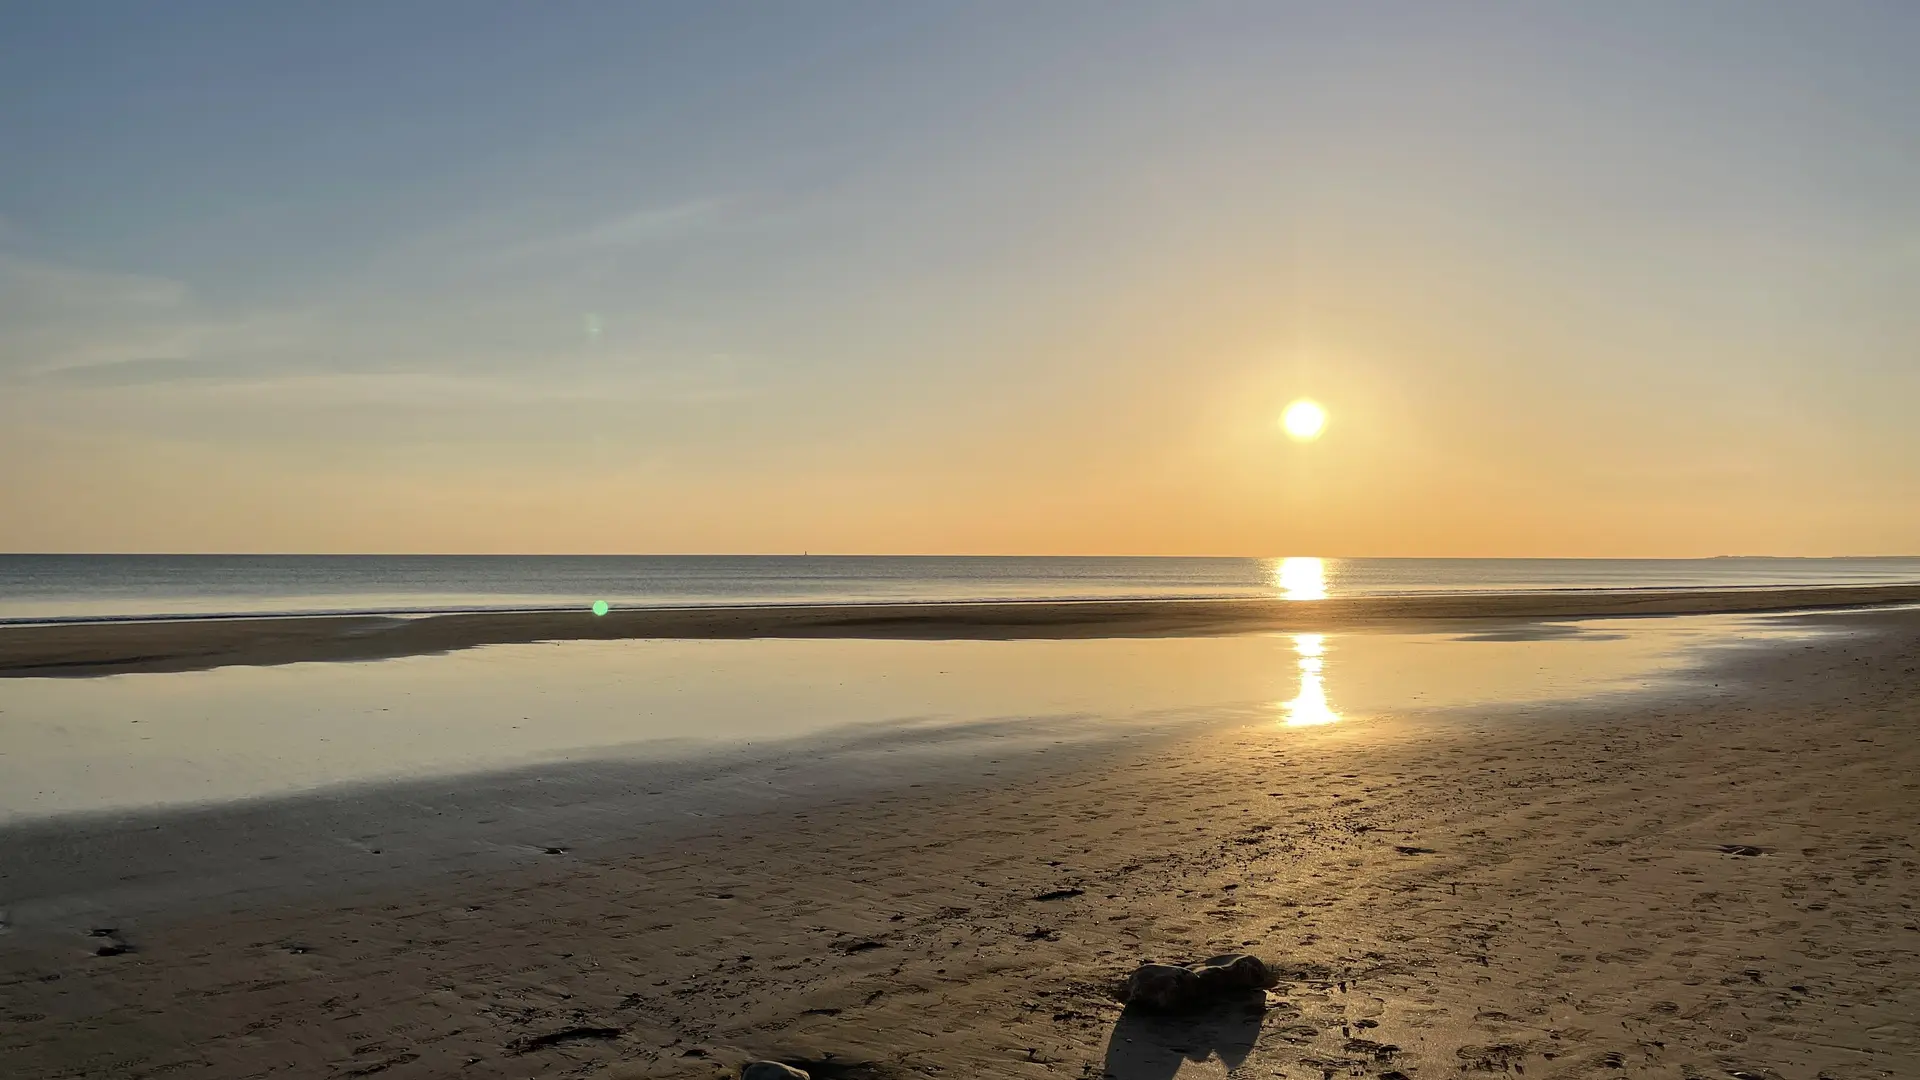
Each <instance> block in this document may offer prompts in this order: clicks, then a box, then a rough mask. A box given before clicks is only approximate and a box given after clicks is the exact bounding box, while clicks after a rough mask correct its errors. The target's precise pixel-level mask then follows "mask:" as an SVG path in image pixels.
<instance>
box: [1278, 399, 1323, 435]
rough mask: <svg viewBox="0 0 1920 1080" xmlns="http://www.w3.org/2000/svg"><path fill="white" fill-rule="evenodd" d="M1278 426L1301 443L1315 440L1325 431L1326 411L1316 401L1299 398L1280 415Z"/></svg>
mask: <svg viewBox="0 0 1920 1080" xmlns="http://www.w3.org/2000/svg"><path fill="white" fill-rule="evenodd" d="M1280 426H1281V427H1284V428H1286V429H1287V434H1288V435H1291V436H1293V437H1294V438H1295V439H1298V440H1300V441H1301V442H1308V441H1310V440H1313V439H1317V438H1319V437H1320V433H1321V432H1322V431H1325V430H1326V429H1327V410H1326V409H1324V408H1322V407H1321V405H1320V403H1319V402H1317V401H1314V400H1312V399H1310V398H1301V399H1300V400H1299V401H1296V402H1294V403H1293V404H1291V405H1289V406H1287V409H1286V411H1285V412H1283V413H1281V414H1280Z"/></svg>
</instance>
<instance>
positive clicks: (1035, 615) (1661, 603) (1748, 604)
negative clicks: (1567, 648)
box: [0, 583, 1920, 678]
mask: <svg viewBox="0 0 1920 1080" xmlns="http://www.w3.org/2000/svg"><path fill="white" fill-rule="evenodd" d="M1913 603H1920V583H1916V584H1906V585H1845V586H1840V585H1835V586H1795V587H1782V588H1742V589H1634V590H1621V591H1593V592H1576V591H1553V592H1528V593H1422V594H1418V595H1407V596H1354V597H1335V598H1331V599H1325V600H1280V599H1242V600H1073V601H1051V600H1035V601H1012V602H992V603H937V604H930V603H920V604H913V603H906V604H892V603H887V604H805V605H793V606H751V607H682V608H635V609H630V610H618V609H616V610H613V611H610V612H608V613H607V614H605V615H594V614H593V613H592V612H591V611H588V610H586V609H584V608H582V609H581V610H579V611H522V612H511V611H509V612H465V613H459V614H449V615H428V616H421V617H417V618H395V617H391V616H379V615H326V616H294V617H271V616H268V617H259V618H231V617H228V618H208V619H169V620H161V621H147V622H143V621H132V620H127V621H103V622H61V623H42V624H29V625H11V626H0V678H6V677H14V678H19V677H84V676H95V675H114V674H123V673H128V672H160V671H202V670H206V669H208V668H216V667H228V666H233V665H267V664H291V663H299V662H304V661H335V660H381V659H388V658H392V657H400V656H422V655H427V654H432V653H443V652H451V651H453V650H455V649H466V648H472V647H474V646H477V645H504V644H513V643H525V642H536V641H571V640H608V639H622V638H801V637H808V638H893V639H921V640H963V639H965V640H1013V639H1020V638H1094V637H1172V636H1192V635H1203V634H1233V633H1248V632H1260V631H1278V632H1290V633H1300V632H1324V631H1334V630H1357V629H1367V628H1402V629H1409V630H1412V629H1419V628H1421V627H1422V626H1428V627H1432V628H1439V629H1445V628H1448V627H1449V625H1450V624H1451V625H1452V626H1458V624H1459V623H1461V622H1464V621H1468V620H1474V621H1506V622H1513V621H1539V620H1547V619H1578V618H1604V617H1619V616H1636V615H1709V614H1722V613H1724V614H1733V613H1740V612H1749V613H1757V612H1768V611H1799V610H1817V609H1823V608H1846V607H1868V606H1884V605H1891V604H1913Z"/></svg>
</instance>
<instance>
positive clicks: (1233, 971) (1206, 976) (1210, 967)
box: [1192, 953, 1277, 994]
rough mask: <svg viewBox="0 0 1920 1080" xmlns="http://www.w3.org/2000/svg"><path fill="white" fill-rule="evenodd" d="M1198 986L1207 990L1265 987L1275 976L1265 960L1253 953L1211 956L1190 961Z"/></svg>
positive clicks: (1218, 991) (1214, 992)
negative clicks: (1194, 961)
mask: <svg viewBox="0 0 1920 1080" xmlns="http://www.w3.org/2000/svg"><path fill="white" fill-rule="evenodd" d="M1192 970H1193V973H1194V975H1195V976H1196V977H1197V978H1198V979H1199V980H1200V986H1201V988H1202V989H1203V990H1204V991H1205V992H1207V993H1210V994H1217V993H1221V992H1223V991H1228V990H1264V989H1266V988H1267V987H1269V986H1272V985H1273V984H1274V983H1275V982H1276V981H1277V980H1276V979H1274V977H1273V972H1272V971H1270V970H1268V968H1267V962H1266V961H1264V960H1262V959H1260V958H1259V957H1257V956H1254V955H1253V954H1252V953H1229V954H1227V955H1225V956H1210V957H1208V958H1207V959H1205V960H1203V961H1201V962H1200V963H1198V964H1195V965H1193V969H1192Z"/></svg>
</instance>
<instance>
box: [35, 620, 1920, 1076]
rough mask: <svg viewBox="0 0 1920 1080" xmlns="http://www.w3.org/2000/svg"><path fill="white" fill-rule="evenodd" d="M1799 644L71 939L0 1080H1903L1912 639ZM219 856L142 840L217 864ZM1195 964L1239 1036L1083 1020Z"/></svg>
mask: <svg viewBox="0 0 1920 1080" xmlns="http://www.w3.org/2000/svg"><path fill="white" fill-rule="evenodd" d="M1655 621H1657V620H1650V622H1655ZM1800 621H1801V622H1802V624H1804V625H1806V626H1810V627H1815V628H1819V629H1822V630H1823V631H1825V632H1824V633H1822V634H1821V635H1819V636H1816V637H1811V638H1808V639H1807V640H1805V641H1794V642H1777V643H1774V644H1773V645H1770V646H1769V647H1767V648H1764V649H1746V650H1735V651H1730V652H1727V653H1726V654H1724V655H1723V656H1720V657H1719V658H1718V659H1716V660H1714V661H1712V662H1711V663H1710V664H1708V665H1707V666H1704V667H1701V668H1699V669H1698V670H1697V671H1696V672H1695V673H1694V674H1693V675H1692V677H1691V679H1690V681H1689V682H1687V684H1686V685H1685V686H1684V688H1681V689H1677V690H1670V691H1669V692H1665V693H1659V694H1642V695H1637V696H1635V695H1628V696H1625V697H1621V698H1613V697H1595V698H1593V699H1592V700H1587V701H1578V702H1557V703H1543V704H1534V705H1521V706H1512V707H1507V708H1487V709H1478V710H1476V709H1472V708H1456V709H1452V710H1450V711H1448V712H1447V713H1446V714H1445V715H1444V716H1429V715H1424V714H1421V715H1404V716H1402V715H1395V714H1392V713H1384V714H1382V715H1379V716H1376V717H1372V718H1368V719H1365V720H1351V721H1346V722H1341V723H1333V724H1326V725H1324V726H1318V727H1302V728H1290V729H1287V730H1286V731H1285V733H1284V734H1285V736H1286V737H1285V738H1278V737H1276V728H1275V725H1274V723H1273V722H1272V721H1271V720H1268V721H1265V722H1241V723H1213V724H1201V725H1189V726H1174V727H1166V728H1163V729H1156V730H1153V731H1146V732H1142V733H1141V734H1140V736H1139V737H1138V738H1127V739H1119V740H1111V741H1108V742H1104V743H1099V744H1092V745H1089V746H1087V747H1083V748H1080V749H1077V750H1076V749H1072V748H1060V747H1052V748H1049V747H1048V746H1047V745H1044V741H1043V744H1042V745H1039V746H1033V747H1027V748H1009V749H1008V750H1007V751H1006V752H1005V753H995V754H992V755H991V756H988V755H984V754H969V755H963V756H959V757H955V758H953V759H951V760H949V761H947V762H945V763H944V764H941V765H940V767H938V768H933V767H928V768H927V769H926V770H925V771H924V772H923V773H922V772H916V773H914V774H913V775H911V776H909V775H907V774H906V773H905V772H902V773H900V775H899V776H898V780H899V781H901V782H899V783H896V784H894V785H891V786H888V785H879V786H875V787H873V788H872V789H870V790H858V791H847V792H843V793H840V794H835V793H834V791H833V790H832V789H831V788H822V789H821V792H820V793H819V794H818V795H817V796H815V797H810V798H802V797H799V796H793V797H789V798H786V799H782V800H776V801H774V802H772V803H771V804H766V805H759V806H755V807H751V808H749V809H746V810H743V811H742V812H739V813H735V814H730V815H725V816H720V817H714V818H705V817H700V816H693V815H689V814H680V815H677V816H676V821H675V824H674V825H673V827H671V828H664V827H662V828H653V827H649V828H639V829H635V830H634V831H633V832H632V833H631V834H630V835H626V836H622V835H620V830H619V829H618V828H615V827H612V826H611V825H609V826H606V827H603V828H602V829H601V830H600V831H599V832H598V833H596V834H595V835H594V837H593V838H592V840H591V842H587V843H580V844H577V845H573V844H565V843H558V842H556V843H554V844H553V845H552V847H551V850H543V851H535V852H534V853H533V854H531V855H523V856H520V857H517V858H514V859H505V860H500V861H496V862H475V863H471V864H469V865H465V866H461V865H457V864H449V865H448V866H445V867H441V868H438V869H435V870H434V871H433V872H430V873H423V874H416V875H411V876H408V875H399V876H394V875H387V876H381V875H369V876H363V877H358V878H356V877H350V876H342V877H339V878H338V879H337V880H335V881H334V882H333V883H332V884H331V885H322V886H303V887H302V888H301V889H299V890H296V891H290V892H282V893H278V894H273V895H271V896H266V897H264V898H261V897H256V898H252V899H248V900H246V901H245V902H244V903H240V902H238V901H234V902H229V903H226V904H224V905H222V904H220V903H216V902H213V901H209V900H207V899H204V898H203V899H201V900H199V901H195V902H194V903H177V904H173V905H171V906H170V907H169V906H167V905H158V906H155V907H154V908H153V909H151V910H149V911H146V912H145V913H142V914H137V915H135V916H134V917H132V918H129V919H115V920H114V922H113V924H111V925H104V924H102V923H101V920H105V919H109V918H114V917H113V916H112V915H111V914H110V912H109V911H108V910H106V909H104V908H103V909H100V910H94V911H89V910H87V908H86V905H85V904H84V903H81V904H70V905H68V906H67V908H65V909H63V910H62V911H57V912H55V911H49V912H48V913H47V914H45V915H44V917H40V918H36V919H33V920H29V921H28V924H22V925H18V926H16V927H15V928H14V929H12V930H11V931H10V932H9V933H8V934H6V935H5V936H4V937H0V949H4V950H5V957H6V963H5V969H4V970H5V976H4V981H3V982H0V1017H3V1018H4V1020H0V1055H4V1057H5V1059H6V1060H7V1061H8V1062H9V1063H10V1067H11V1068H14V1069H17V1070H19V1074H20V1075H28V1076H45V1077H81V1076H129V1077H134V1076H159V1075H167V1076H204V1077H222V1078H225V1077H240V1076H258V1075H285V1076H314V1077H322V1076H327V1077H331V1076H356V1075H376V1074H377V1075H383V1076H395V1077H411V1076H418V1077H437V1076H447V1075H460V1076H499V1077H533V1076H560V1075H595V1076H599V1075H604V1076H609V1077H619V1076H635V1077H642V1076H644V1077H654V1076H661V1077H665V1076H687V1077H704V1076H711V1077H718V1076H723V1075H729V1074H730V1073H731V1072H733V1071H737V1069H738V1067H739V1065H740V1064H741V1063H742V1062H744V1061H746V1060H749V1059H751V1058H755V1057H773V1058H781V1059H788V1060H793V1061H796V1062H808V1063H811V1065H812V1068H813V1074H814V1075H815V1076H846V1077H857V1076H902V1077H904V1076H941V1075H944V1076H1010V1077H1011V1076H1032V1077H1045V1076H1076V1077H1077V1076H1093V1077H1097V1076H1103V1075H1110V1076H1114V1077H1117V1078H1120V1080H1137V1078H1155V1077H1160V1078H1164V1077H1171V1076H1174V1075H1176V1074H1177V1075H1179V1076H1182V1077H1188V1076H1222V1075H1225V1074H1226V1073H1227V1071H1228V1070H1229V1069H1234V1070H1236V1071H1235V1072H1234V1075H1237V1076H1289V1077H1301V1078H1306V1077H1326V1076H1330V1075H1332V1076H1373V1077H1394V1076H1396V1075H1398V1076H1404V1077H1416V1078H1417V1077H1429V1076H1442V1075H1462V1074H1465V1075H1482V1074H1488V1073H1492V1074H1506V1073H1510V1072H1511V1073H1515V1074H1518V1073H1521V1072H1522V1071H1524V1074H1525V1075H1528V1076H1536V1077H1537V1076H1548V1077H1586V1076H1594V1077H1600V1076H1609V1077H1610V1076H1619V1075H1633V1076H1671V1077H1715V1078H1718V1077H1735V1078H1739V1077H1764V1078H1769V1080H1772V1078H1779V1080H1801V1078H1805V1080H1814V1078H1816V1077H1825V1078H1838V1077H1908V1076H1913V1075H1916V1073H1920V1026H1917V1025H1916V1023H1915V1021H1914V1019H1913V1018H1914V1017H1915V1016H1916V1015H1920V992H1916V991H1915V989H1914V987H1916V986H1920V924H1917V923H1916V919H1917V918H1920V916H1917V915H1916V913H1915V912H1914V911H1913V909H1912V904H1913V903H1914V900H1913V896H1914V895H1915V877H1916V874H1915V871H1916V868H1917V864H1916V855H1915V852H1914V848H1913V840H1912V837H1913V835H1914V829H1915V825H1916V821H1915V813H1916V811H1915V807H1916V806H1920V780H1916V779H1915V777H1916V776H1920V760H1917V759H1920V750H1917V749H1916V744H1915V741H1914V740H1913V739H1912V737H1911V731H1912V727H1913V724H1914V722H1915V721H1916V719H1920V716H1917V715H1916V713H1920V705H1916V699H1917V695H1916V689H1920V674H1917V672H1920V613H1916V612H1914V611H1912V610H1907V609H1891V610H1884V611H1871V612H1834V613H1830V614H1824V615H1810V616H1804V617H1801V619H1800ZM1049 749H1051V751H1052V752H1051V753H1049ZM233 820H234V819H223V818H219V817H217V816H215V817H213V818H209V819H206V820H204V821H202V822H201V824H200V825H199V826H198V828H199V829H200V831H199V832H198V833H193V830H192V828H189V827H187V825H184V824H180V823H178V822H176V826H177V830H176V831H179V832H180V833H181V835H182V836H184V837H185V838H184V839H182V838H181V836H176V837H175V838H174V840H175V842H177V843H181V844H185V845H191V844H199V845H201V846H203V847H206V848H209V849H213V848H222V847H225V846H232V845H235V844H237V845H238V846H234V847H233V850H234V851H235V852H242V851H243V850H244V849H245V845H244V843H239V842H240V841H244V839H245V837H244V835H243V833H242V831H239V830H235V829H234V828H233V827H232V821H233ZM110 827H112V826H110V825H92V826H76V828H82V829H84V828H94V829H96V830H106V829H109V828H110ZM50 829H52V827H51V826H49V827H46V828H43V829H41V830H40V831H39V832H38V833H35V834H34V836H33V839H32V841H31V842H32V843H33V844H38V845H40V846H39V847H37V848H33V849H32V850H33V851H34V852H35V853H36V856H35V860H34V861H35V862H36V863H38V864H49V863H50V861H51V863H57V862H58V859H59V856H58V854H57V853H58V851H59V845H58V833H57V830H54V831H49V830H50ZM223 829H224V830H226V831H222V830H223ZM28 832H32V830H28ZM9 835H11V836H13V837H14V840H12V841H9V842H10V843H13V844H15V845H16V846H14V847H13V849H12V854H13V856H14V860H13V861H14V864H15V865H16V866H19V865H20V863H19V862H18V859H19V856H20V855H21V854H22V852H23V851H25V850H26V848H23V847H21V846H18V845H19V844H20V843H22V842H23V841H21V840H20V839H19V837H20V836H21V835H24V834H22V833H20V832H19V830H10V831H9ZM98 839H99V836H98V835H96V836H94V837H93V840H94V841H97V840H98ZM122 842H124V843H126V844H127V845H128V850H137V848H138V844H139V841H138V838H137V836H136V837H123V841H122ZM50 853H51V854H50ZM69 857H73V858H81V856H79V855H75V854H74V853H73V852H72V851H71V850H70V851H69ZM235 857H236V858H237V857H239V856H238V855H236V856H235ZM244 857H245V858H246V859H248V860H250V861H254V862H260V861H261V860H268V861H270V860H271V857H272V853H271V852H264V853H261V852H254V851H251V850H244ZM38 873H39V874H40V877H39V878H38V879H36V880H39V881H41V882H42V885H40V886H36V888H41V889H42V891H45V889H44V887H43V886H44V882H45V880H46V879H47V873H48V871H45V870H42V871H38ZM20 880H21V878H20V876H19V873H18V871H15V872H14V876H13V884H10V885H9V886H8V888H9V889H10V890H11V891H13V892H15V893H16V894H17V893H18V891H19V882H20ZM17 898H18V897H17V895H16V896H15V897H14V899H16V900H17ZM229 899H230V900H231V899H232V898H229ZM121 906H122V909H123V910H136V909H137V908H138V905H135V904H131V903H123V904H122V905H121ZM14 921H15V922H19V920H18V919H15V920H14ZM1238 951H1247V952H1253V953H1256V954H1258V955H1260V956H1262V957H1264V958H1266V959H1267V960H1268V961H1269V962H1270V963H1272V964H1273V965H1274V966H1275V968H1276V969H1277V971H1278V972H1279V974H1280V975H1281V983H1280V985H1278V986H1276V987H1275V988H1274V989H1273V990H1272V991H1270V992H1269V993H1268V995H1267V997H1266V1000H1265V1002H1264V1004H1263V1005H1261V1006H1260V1007H1259V1008H1257V1009H1254V1008H1245V1007H1236V1008H1235V1009H1232V1010H1229V1011H1227V1012H1225V1013H1210V1014H1206V1015H1202V1016H1199V1017H1192V1018H1165V1017H1156V1016H1152V1015H1148V1014H1144V1013H1141V1012H1139V1011H1138V1010H1129V1009H1124V1008H1123V1007H1122V1005H1121V1003H1120V1002H1119V1001H1117V1000H1116V999H1115V996H1114V987H1115V985H1116V984H1117V982H1118V981H1119V980H1121V979H1122V978H1124V976H1125V975H1126V973H1127V972H1128V971H1129V970H1131V969H1132V967H1133V966H1135V965H1136V964H1138V963H1140V962H1142V961H1144V960H1147V959H1160V960H1179V961H1188V960H1197V959H1200V958H1203V957H1205V956H1208V955H1213V954H1216V953H1222V952H1238ZM1623 1070H1624V1071H1623Z"/></svg>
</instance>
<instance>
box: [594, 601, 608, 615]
mask: <svg viewBox="0 0 1920 1080" xmlns="http://www.w3.org/2000/svg"><path fill="white" fill-rule="evenodd" d="M593 613H594V614H595V615H605V614H606V613H607V602H606V601H605V600H595V601H594V602H593Z"/></svg>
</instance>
